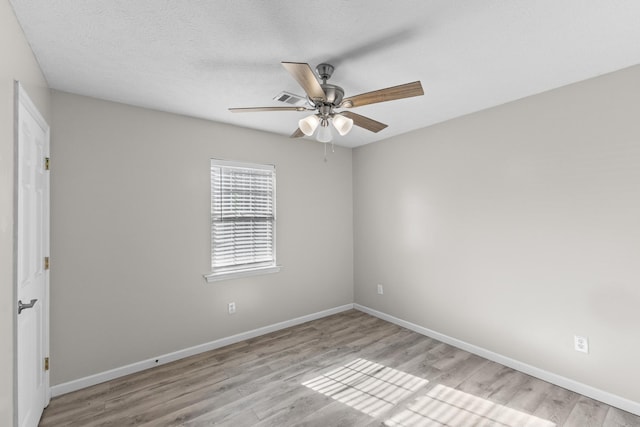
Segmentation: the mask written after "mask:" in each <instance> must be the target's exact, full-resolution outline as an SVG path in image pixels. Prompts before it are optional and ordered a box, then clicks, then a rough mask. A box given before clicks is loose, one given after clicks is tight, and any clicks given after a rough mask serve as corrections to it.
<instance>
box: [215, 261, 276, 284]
mask: <svg viewBox="0 0 640 427" xmlns="http://www.w3.org/2000/svg"><path fill="white" fill-rule="evenodd" d="M281 268H282V267H281V266H280V265H274V266H269V267H259V268H252V269H247V270H236V271H230V272H228V273H209V274H204V275H203V276H204V278H205V279H206V280H207V283H211V282H219V281H220V280H229V279H237V278H239V277H248V276H258V275H260V274H270V273H278V272H279V271H280V269H281Z"/></svg>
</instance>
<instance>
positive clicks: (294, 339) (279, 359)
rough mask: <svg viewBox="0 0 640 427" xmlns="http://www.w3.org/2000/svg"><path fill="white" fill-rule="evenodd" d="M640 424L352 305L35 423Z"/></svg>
mask: <svg viewBox="0 0 640 427" xmlns="http://www.w3.org/2000/svg"><path fill="white" fill-rule="evenodd" d="M213 425H216V426H234V427H239V426H240V427H241V426H258V427H266V426H274V427H276V426H277V427H282V426H401V427H405V426H407V427H408V426H411V427H413V426H451V427H466V426H474V427H488V426H499V427H523V426H540V427H573V426H576V427H588V426H592V427H613V426H629V427H631V426H638V427H640V417H637V416H634V415H632V414H630V413H627V412H624V411H621V410H619V409H616V408H613V407H610V406H608V405H605V404H604V403H601V402H597V401H595V400H592V399H589V398H587V397H584V396H581V395H579V394H577V393H574V392H571V391H568V390H565V389H563V388H561V387H557V386H554V385H552V384H549V383H546V382H544V381H541V380H538V379H536V378H533V377H531V376H528V375H526V374H523V373H521V372H518V371H515V370H513V369H510V368H507V367H505V366H502V365H500V364H497V363H494V362H491V361H489V360H486V359H483V358H481V357H479V356H476V355H474V354H471V353H468V352H466V351H463V350H460V349H458V348H455V347H452V346H450V345H447V344H444V343H442V342H439V341H436V340H434V339H431V338H428V337H425V336H422V335H420V334H417V333H415V332H412V331H409V330H407V329H404V328H401V327H399V326H397V325H394V324H391V323H388V322H385V321H383V320H380V319H377V318H375V317H372V316H369V315H367V314H365V313H362V312H359V311H355V310H350V311H346V312H343V313H340V314H337V315H334V316H329V317H325V318H322V319H319V320H314V321H312V322H308V323H305V324H302V325H298V326H294V327H291V328H288V329H285V330H282V331H278V332H274V333H271V334H268V335H264V336H261V337H257V338H254V339H250V340H247V341H243V342H240V343H237V344H233V345H230V346H227V347H224V348H220V349H217V350H213V351H210V352H207V353H202V354H200V355H197V356H193V357H190V358H187V359H183V360H179V361H176V362H173V363H170V364H166V365H163V366H158V367H156V368H153V369H149V370H147V371H143V372H139V373H137V374H133V375H129V376H126V377H122V378H119V379H116V380H113V381H110V382H107V383H103V384H98V385H96V386H93V387H90V388H86V389H84V390H80V391H77V392H74V393H69V394H66V395H63V396H59V397H57V398H55V399H53V400H52V401H51V403H50V405H49V407H48V408H46V409H45V411H44V415H43V418H42V420H41V422H40V426H42V427H48V426H56V427H58V426H82V427H91V426H117V427H124V426H154V427H156V426H191V427H195V426H213Z"/></svg>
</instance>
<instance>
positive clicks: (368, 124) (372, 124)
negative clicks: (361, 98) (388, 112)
mask: <svg viewBox="0 0 640 427" xmlns="http://www.w3.org/2000/svg"><path fill="white" fill-rule="evenodd" d="M339 114H342V115H343V116H345V117H348V118H350V119H351V120H353V124H354V125H356V126H360V127H361V128H364V129H366V130H369V131H371V132H374V133H378V132H380V131H381V130H382V129H384V128H386V127H387V125H385V124H384V123H380V122H378V121H375V120H373V119H370V118H369V117H365V116H361V115H360V114H356V113H352V112H351V111H343V112H341V113H339Z"/></svg>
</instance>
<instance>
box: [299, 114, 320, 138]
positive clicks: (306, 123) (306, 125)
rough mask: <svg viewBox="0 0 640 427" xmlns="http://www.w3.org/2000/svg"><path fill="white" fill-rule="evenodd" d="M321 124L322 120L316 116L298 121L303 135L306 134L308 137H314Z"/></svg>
mask: <svg viewBox="0 0 640 427" xmlns="http://www.w3.org/2000/svg"><path fill="white" fill-rule="evenodd" d="M319 124H320V119H319V118H318V116H317V115H315V114H312V115H310V116H307V117H305V118H304V119H300V120H299V121H298V127H299V128H300V130H301V131H302V133H304V134H305V135H307V136H311V135H313V132H315V130H316V128H317V127H318V125H319Z"/></svg>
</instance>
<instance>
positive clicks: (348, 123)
mask: <svg viewBox="0 0 640 427" xmlns="http://www.w3.org/2000/svg"><path fill="white" fill-rule="evenodd" d="M332 121H333V126H334V127H335V128H336V130H337V131H338V133H339V134H340V136H345V135H346V134H348V133H349V132H350V131H351V128H352V127H353V120H352V119H350V118H349V117H345V116H343V115H342V114H335V115H334V116H333V120H332Z"/></svg>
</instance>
